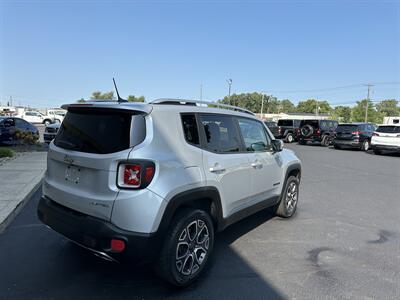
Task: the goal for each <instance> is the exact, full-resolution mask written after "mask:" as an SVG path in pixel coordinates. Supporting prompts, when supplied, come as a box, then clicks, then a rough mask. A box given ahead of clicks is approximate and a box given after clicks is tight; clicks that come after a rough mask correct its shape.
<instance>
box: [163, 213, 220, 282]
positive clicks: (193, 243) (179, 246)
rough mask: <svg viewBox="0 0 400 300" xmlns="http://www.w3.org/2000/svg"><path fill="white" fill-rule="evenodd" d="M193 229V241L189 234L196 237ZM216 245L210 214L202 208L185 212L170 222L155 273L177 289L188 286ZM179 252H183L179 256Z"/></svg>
mask: <svg viewBox="0 0 400 300" xmlns="http://www.w3.org/2000/svg"><path fill="white" fill-rule="evenodd" d="M194 227H195V228H196V234H195V235H193V240H192V239H191V236H190V235H191V234H190V233H189V232H191V233H192V234H193V230H194ZM200 237H202V239H203V240H202V239H200V241H201V243H199V238H200ZM207 240H208V241H207ZM213 246H214V225H213V222H212V220H211V217H210V216H209V214H208V213H206V212H205V211H204V210H201V209H190V208H188V209H184V210H182V211H180V212H179V213H178V214H177V215H176V216H175V217H174V219H173V221H172V223H171V227H170V229H169V230H168V233H167V235H166V237H165V241H164V245H163V247H162V250H161V253H160V259H159V262H158V264H157V265H156V272H157V274H158V275H159V276H161V277H162V278H163V279H164V280H166V281H167V282H169V283H171V284H173V285H175V286H180V287H184V286H188V285H190V284H191V283H192V282H193V281H195V280H196V279H197V278H198V277H199V276H200V274H201V273H202V271H203V269H204V267H205V266H206V264H207V261H208V258H209V256H210V254H211V252H212V249H213ZM185 250H186V252H185ZM179 251H183V252H184V253H181V256H178V253H179ZM178 258H180V259H178ZM179 266H180V267H179ZM185 273H187V274H185Z"/></svg>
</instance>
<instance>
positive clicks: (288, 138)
mask: <svg viewBox="0 0 400 300" xmlns="http://www.w3.org/2000/svg"><path fill="white" fill-rule="evenodd" d="M285 142H286V143H293V142H294V135H293V133H288V134H287V135H286V137H285Z"/></svg>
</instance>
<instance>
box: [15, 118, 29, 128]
mask: <svg viewBox="0 0 400 300" xmlns="http://www.w3.org/2000/svg"><path fill="white" fill-rule="evenodd" d="M15 126H16V127H17V128H19V129H26V128H28V126H27V122H25V121H24V120H20V119H15Z"/></svg>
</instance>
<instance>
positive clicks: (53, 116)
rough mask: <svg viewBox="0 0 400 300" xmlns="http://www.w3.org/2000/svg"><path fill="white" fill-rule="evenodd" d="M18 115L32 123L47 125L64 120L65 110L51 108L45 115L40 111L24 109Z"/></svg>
mask: <svg viewBox="0 0 400 300" xmlns="http://www.w3.org/2000/svg"><path fill="white" fill-rule="evenodd" d="M17 117H19V118H21V119H24V120H25V121H27V122H30V123H34V124H44V125H46V126H47V125H50V124H54V123H61V122H62V121H63V120H64V117H65V112H64V111H62V110H54V109H50V110H47V114H46V115H44V114H42V113H40V112H38V111H33V110H28V111H24V112H23V113H22V114H20V115H18V116H17Z"/></svg>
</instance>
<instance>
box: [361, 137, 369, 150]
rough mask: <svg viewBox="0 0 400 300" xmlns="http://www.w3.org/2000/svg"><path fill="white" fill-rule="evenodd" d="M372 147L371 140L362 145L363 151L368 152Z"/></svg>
mask: <svg viewBox="0 0 400 300" xmlns="http://www.w3.org/2000/svg"><path fill="white" fill-rule="evenodd" d="M370 146H371V143H370V141H369V140H364V142H363V143H362V145H361V150H363V151H365V152H367V151H368V150H369V148H370Z"/></svg>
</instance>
